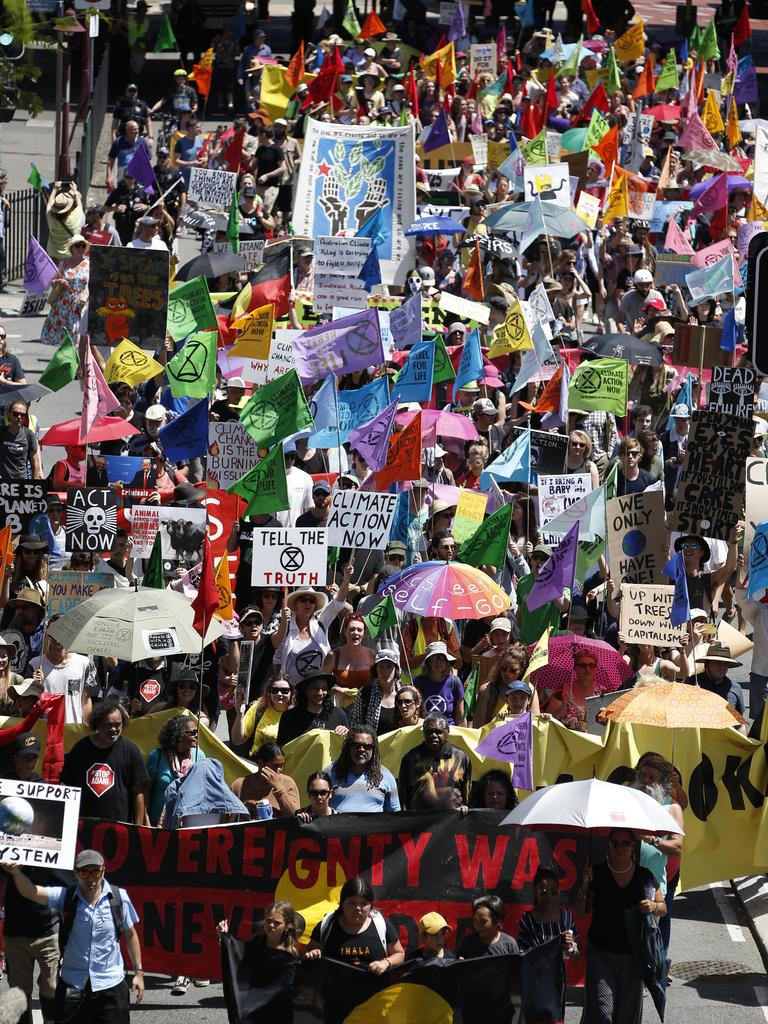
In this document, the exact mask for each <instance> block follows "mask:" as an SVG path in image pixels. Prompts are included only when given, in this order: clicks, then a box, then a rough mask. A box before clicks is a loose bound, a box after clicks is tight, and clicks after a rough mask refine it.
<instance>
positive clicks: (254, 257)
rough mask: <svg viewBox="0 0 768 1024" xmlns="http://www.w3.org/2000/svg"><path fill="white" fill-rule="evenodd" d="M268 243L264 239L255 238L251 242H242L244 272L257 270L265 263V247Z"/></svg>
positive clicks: (241, 253)
mask: <svg viewBox="0 0 768 1024" xmlns="http://www.w3.org/2000/svg"><path fill="white" fill-rule="evenodd" d="M265 245H266V242H265V240H264V239H263V238H253V239H250V240H249V241H245V240H243V241H241V242H240V253H239V256H240V259H241V260H242V261H243V270H256V268H257V267H260V266H261V265H262V263H263V262H264V246H265Z"/></svg>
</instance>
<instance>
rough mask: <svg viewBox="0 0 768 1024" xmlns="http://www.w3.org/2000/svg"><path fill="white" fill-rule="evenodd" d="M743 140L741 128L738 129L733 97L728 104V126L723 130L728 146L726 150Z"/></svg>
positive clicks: (737, 115)
mask: <svg viewBox="0 0 768 1024" xmlns="http://www.w3.org/2000/svg"><path fill="white" fill-rule="evenodd" d="M743 138H744V136H743V135H742V134H741V128H739V112H738V110H737V109H736V103H735V102H734V99H733V97H731V102H730V103H729V104H728V124H727V125H726V128H725V141H726V143H727V144H728V149H733V148H734V146H738V144H739V143H740V142H741V140H742V139H743Z"/></svg>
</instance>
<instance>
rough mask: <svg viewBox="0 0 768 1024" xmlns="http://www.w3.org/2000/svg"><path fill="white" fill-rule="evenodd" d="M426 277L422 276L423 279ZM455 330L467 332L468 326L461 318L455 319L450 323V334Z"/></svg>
mask: <svg viewBox="0 0 768 1024" xmlns="http://www.w3.org/2000/svg"><path fill="white" fill-rule="evenodd" d="M423 279H424V278H423V277H422V280H423ZM454 331H461V333H462V334H466V333H467V328H466V327H465V326H464V324H463V323H461V321H459V320H454V321H453V323H452V324H448V332H447V333H448V334H453V332H454Z"/></svg>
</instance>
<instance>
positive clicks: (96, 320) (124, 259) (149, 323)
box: [88, 245, 170, 348]
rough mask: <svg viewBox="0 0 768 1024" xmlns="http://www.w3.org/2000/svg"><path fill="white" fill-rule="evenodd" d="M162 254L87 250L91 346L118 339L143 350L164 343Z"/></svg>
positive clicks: (164, 272) (165, 287) (165, 293)
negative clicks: (88, 252) (141, 347)
mask: <svg viewBox="0 0 768 1024" xmlns="http://www.w3.org/2000/svg"><path fill="white" fill-rule="evenodd" d="M169 255H170V254H169V253H168V252H160V251H159V250H154V249H125V248H122V247H120V246H117V245H92V246H91V274H90V282H89V285H88V330H89V332H90V335H91V341H92V342H94V343H95V344H96V345H117V344H118V343H119V342H120V341H122V340H123V338H128V339H129V340H130V341H133V342H136V344H143V345H144V346H145V347H147V348H149V347H155V348H156V347H157V346H159V345H160V344H162V343H163V342H164V341H165V320H166V315H167V311H168V259H169Z"/></svg>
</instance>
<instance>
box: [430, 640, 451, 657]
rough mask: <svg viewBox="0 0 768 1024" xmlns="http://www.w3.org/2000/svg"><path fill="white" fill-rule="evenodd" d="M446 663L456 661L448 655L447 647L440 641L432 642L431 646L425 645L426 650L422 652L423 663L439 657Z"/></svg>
mask: <svg viewBox="0 0 768 1024" xmlns="http://www.w3.org/2000/svg"><path fill="white" fill-rule="evenodd" d="M441 654H442V656H443V657H444V658H446V659H447V660H448V661H451V662H453V661H456V659H455V658H454V656H453V655H452V654H449V652H448V647H447V646H446V644H445V643H444V641H442V640H434V641H433V642H432V643H431V644H427V649H426V650H425V651H424V661H425V662H427V661H429V659H430V658H434V657H437V656H439V655H441Z"/></svg>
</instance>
